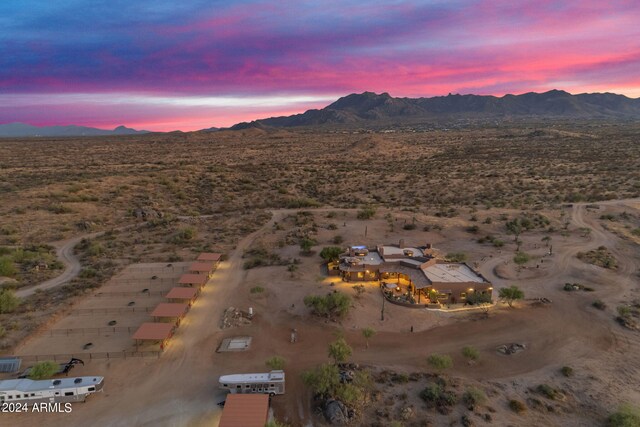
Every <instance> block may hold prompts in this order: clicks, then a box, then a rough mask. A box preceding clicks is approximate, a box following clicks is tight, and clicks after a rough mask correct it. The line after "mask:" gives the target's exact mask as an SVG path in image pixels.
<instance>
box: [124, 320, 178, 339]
mask: <svg viewBox="0 0 640 427" xmlns="http://www.w3.org/2000/svg"><path fill="white" fill-rule="evenodd" d="M172 333H173V324H171V323H153V322H147V323H143V324H142V325H140V327H139V328H138V330H137V331H136V332H135V334H133V339H135V340H153V341H161V340H165V339H167V338H169V337H170V336H171V334H172Z"/></svg>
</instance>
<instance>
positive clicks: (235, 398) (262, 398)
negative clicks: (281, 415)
mask: <svg viewBox="0 0 640 427" xmlns="http://www.w3.org/2000/svg"><path fill="white" fill-rule="evenodd" d="M268 417H269V395H268V394H228V395H227V400H226V401H225V403H224V409H223V411H222V417H221V418H220V424H218V427H264V425H265V424H266V423H267V420H268Z"/></svg>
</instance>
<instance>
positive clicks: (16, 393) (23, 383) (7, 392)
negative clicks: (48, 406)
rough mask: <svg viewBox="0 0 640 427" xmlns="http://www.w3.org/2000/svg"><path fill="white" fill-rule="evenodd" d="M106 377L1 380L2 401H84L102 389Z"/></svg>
mask: <svg viewBox="0 0 640 427" xmlns="http://www.w3.org/2000/svg"><path fill="white" fill-rule="evenodd" d="M103 386H104V377H77V378H62V379H54V380H40V381H34V380H30V379H26V378H23V379H16V380H3V381H0V403H2V404H4V403H39V402H46V403H48V402H84V401H85V400H86V398H87V396H89V395H91V394H93V393H97V392H99V391H102V387H103Z"/></svg>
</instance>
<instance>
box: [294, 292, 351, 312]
mask: <svg viewBox="0 0 640 427" xmlns="http://www.w3.org/2000/svg"><path fill="white" fill-rule="evenodd" d="M304 305H305V306H307V307H309V308H311V309H312V311H313V313H314V314H316V315H318V316H326V317H328V318H331V317H333V316H336V317H344V316H346V315H347V313H348V312H349V308H350V307H351V298H349V296H348V295H346V294H343V293H342V292H332V293H330V294H327V295H325V296H319V295H307V296H306V297H304Z"/></svg>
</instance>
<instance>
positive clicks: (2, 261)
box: [0, 255, 18, 277]
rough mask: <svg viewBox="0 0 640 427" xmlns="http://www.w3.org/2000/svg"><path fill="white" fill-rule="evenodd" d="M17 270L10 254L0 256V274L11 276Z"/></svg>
mask: <svg viewBox="0 0 640 427" xmlns="http://www.w3.org/2000/svg"><path fill="white" fill-rule="evenodd" d="M17 272H18V270H17V269H16V265H15V264H14V263H13V259H11V257H10V256H6V255H5V256H2V257H0V276H6V277H13V276H15V275H16V273H17Z"/></svg>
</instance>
